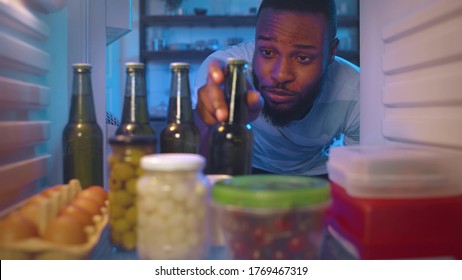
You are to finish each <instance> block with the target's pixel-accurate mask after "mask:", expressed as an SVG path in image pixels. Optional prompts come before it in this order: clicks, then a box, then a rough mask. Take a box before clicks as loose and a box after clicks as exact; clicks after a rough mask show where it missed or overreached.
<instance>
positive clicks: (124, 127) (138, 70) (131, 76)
mask: <svg viewBox="0 0 462 280" xmlns="http://www.w3.org/2000/svg"><path fill="white" fill-rule="evenodd" d="M125 68H126V75H127V76H126V80H125V97H124V105H123V108H122V121H121V124H120V126H119V128H118V129H117V131H116V135H128V136H134V135H156V134H155V131H154V129H153V128H152V127H151V126H150V125H149V114H148V100H147V95H146V78H145V71H144V64H143V63H138V62H128V63H126V64H125Z"/></svg>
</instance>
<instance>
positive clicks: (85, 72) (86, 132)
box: [63, 63, 103, 188]
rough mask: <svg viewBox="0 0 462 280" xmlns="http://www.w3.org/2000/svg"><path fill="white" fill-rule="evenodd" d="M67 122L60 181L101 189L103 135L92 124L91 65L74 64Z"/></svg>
mask: <svg viewBox="0 0 462 280" xmlns="http://www.w3.org/2000/svg"><path fill="white" fill-rule="evenodd" d="M73 69H74V77H73V84H72V97H71V98H72V99H71V110H70V114H69V121H68V123H67V125H66V127H65V128H64V131H63V171H64V174H63V175H64V178H63V179H64V182H69V180H71V179H79V180H80V183H81V185H82V187H83V188H87V187H89V186H91V185H98V186H103V132H102V130H101V128H100V127H99V125H98V123H97V122H96V114H95V105H94V101H93V90H92V83H91V65H90V64H83V63H82V64H74V65H73Z"/></svg>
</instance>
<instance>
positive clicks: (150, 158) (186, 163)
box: [141, 153, 205, 171]
mask: <svg viewBox="0 0 462 280" xmlns="http://www.w3.org/2000/svg"><path fill="white" fill-rule="evenodd" d="M141 167H142V168H143V169H146V170H160V171H175V170H202V169H203V168H204V167H205V158H204V157H203V156H201V155H198V154H187V153H171V154H151V155H146V156H143V157H142V158H141Z"/></svg>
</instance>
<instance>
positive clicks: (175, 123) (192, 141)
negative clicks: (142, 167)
mask: <svg viewBox="0 0 462 280" xmlns="http://www.w3.org/2000/svg"><path fill="white" fill-rule="evenodd" d="M170 69H171V72H172V78H171V83H170V99H169V102H168V112H167V126H166V127H165V128H164V129H163V130H162V133H161V136H160V152H161V153H195V154H198V153H199V147H200V136H199V129H198V128H197V127H196V125H195V124H194V119H193V113H192V105H191V92H190V87H189V64H188V63H183V62H174V63H171V64H170Z"/></svg>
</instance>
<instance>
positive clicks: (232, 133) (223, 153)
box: [207, 58, 253, 175]
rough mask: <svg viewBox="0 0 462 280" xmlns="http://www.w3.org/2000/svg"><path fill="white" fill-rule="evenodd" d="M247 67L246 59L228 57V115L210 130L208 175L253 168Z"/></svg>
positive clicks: (226, 80)
mask: <svg viewBox="0 0 462 280" xmlns="http://www.w3.org/2000/svg"><path fill="white" fill-rule="evenodd" d="M247 67H248V64H247V62H246V61H244V60H242V59H237V58H230V59H228V65H227V69H226V71H225V83H224V94H225V99H226V101H227V103H228V108H229V117H228V120H227V121H226V122H222V123H217V124H215V125H214V126H213V127H212V128H211V130H210V135H209V143H208V154H207V173H208V174H228V175H243V174H250V173H251V171H252V153H253V134H252V131H251V127H250V125H249V124H248V123H247V107H246V106H247V104H246V93H247V84H246V78H245V75H246V71H247Z"/></svg>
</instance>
